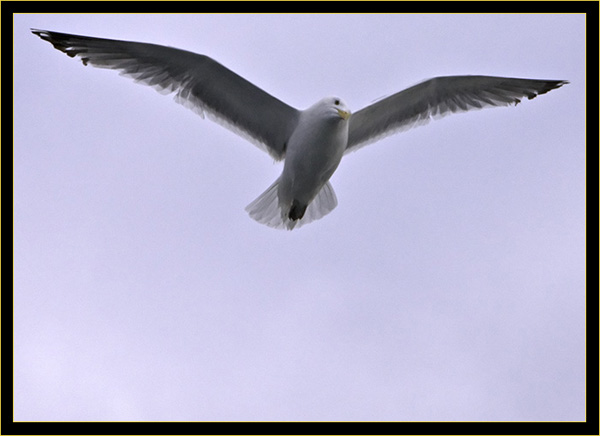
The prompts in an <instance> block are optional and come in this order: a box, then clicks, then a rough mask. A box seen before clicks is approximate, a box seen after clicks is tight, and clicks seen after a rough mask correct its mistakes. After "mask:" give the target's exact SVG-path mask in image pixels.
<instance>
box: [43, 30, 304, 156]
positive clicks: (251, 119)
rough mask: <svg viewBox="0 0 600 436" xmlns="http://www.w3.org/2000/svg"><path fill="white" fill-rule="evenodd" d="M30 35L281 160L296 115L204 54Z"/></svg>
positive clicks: (55, 35)
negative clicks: (167, 97)
mask: <svg viewBox="0 0 600 436" xmlns="http://www.w3.org/2000/svg"><path fill="white" fill-rule="evenodd" d="M32 32H33V33H34V34H36V35H37V36H39V37H40V38H42V39H43V40H45V41H48V42H50V43H51V44H52V45H53V46H54V48H56V49H57V50H60V51H62V52H64V53H66V54H67V55H69V56H70V57H75V56H77V57H79V58H80V59H81V61H82V62H83V64H84V65H87V64H91V65H93V66H95V67H100V68H111V69H115V70H119V71H120V72H121V73H122V74H124V75H126V76H130V77H132V78H134V79H135V80H136V81H137V82H141V83H144V84H146V85H150V86H152V87H154V88H155V89H157V90H158V91H159V92H161V93H164V94H170V93H172V92H176V93H177V94H176V96H175V99H176V101H177V102H178V103H181V104H183V105H184V106H186V107H189V108H190V109H192V110H194V111H195V112H197V113H199V114H200V115H202V116H203V115H204V114H205V113H206V114H207V115H208V116H209V117H210V118H211V119H213V120H214V121H216V122H218V123H220V124H222V125H224V126H225V127H227V128H229V129H230V130H232V131H234V132H236V133H238V134H239V135H241V136H243V137H245V138H246V139H248V140H250V141H251V142H253V143H255V144H256V145H258V146H259V147H261V148H262V149H263V150H265V151H267V152H268V153H269V154H270V155H271V156H273V157H274V158H275V159H277V160H280V159H283V158H284V156H285V147H286V142H287V140H288V139H289V136H290V135H291V133H292V132H293V131H294V129H295V127H296V124H297V122H298V116H299V111H298V110H297V109H295V108H293V107H291V106H289V105H287V104H285V103H283V102H282V101H280V100H278V99H277V98H275V97H273V96H271V95H270V94H268V93H266V92H265V91H263V90H261V89H260V88H258V87H257V86H255V85H253V84H252V83H250V82H249V81H247V80H246V79H244V78H243V77H240V76H239V75H237V74H236V73H234V72H233V71H231V70H229V69H227V68H225V67H224V66H223V65H221V64H219V63H218V62H216V61H214V60H212V59H211V58H209V57H207V56H204V55H199V54H195V53H192V52H189V51H185V50H179V49H175V48H171V47H165V46H161V45H156V44H146V43H140V42H129V41H119V40H113V39H103V38H93V37H88V36H78V35H70V34H66V33H59V32H51V31H47V30H37V29H32Z"/></svg>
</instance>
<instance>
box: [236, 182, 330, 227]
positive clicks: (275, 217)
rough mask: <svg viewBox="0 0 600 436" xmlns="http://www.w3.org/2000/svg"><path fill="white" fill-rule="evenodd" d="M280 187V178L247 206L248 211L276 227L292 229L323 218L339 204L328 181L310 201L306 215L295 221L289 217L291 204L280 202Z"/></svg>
mask: <svg viewBox="0 0 600 436" xmlns="http://www.w3.org/2000/svg"><path fill="white" fill-rule="evenodd" d="M278 188H279V179H277V180H275V182H274V183H273V184H272V185H271V186H269V187H268V188H267V190H266V191H265V192H263V193H262V194H260V196H259V197H258V198H257V199H256V200H254V201H253V202H252V203H250V204H249V205H248V206H246V212H248V214H249V215H250V217H251V218H252V219H254V220H256V221H258V222H259V223H261V224H265V225H267V226H269V227H273V228H276V229H288V230H292V229H294V228H297V227H300V226H302V225H304V224H307V223H310V222H311V221H315V220H318V219H320V218H323V217H324V216H325V215H327V214H328V213H329V212H331V211H332V210H333V209H335V207H336V206H337V198H336V196H335V192H334V191H333V188H332V187H331V184H330V183H329V182H327V183H325V185H323V187H322V188H321V190H320V191H319V193H318V194H317V196H316V197H315V199H314V200H313V201H311V202H310V203H309V205H308V207H307V208H306V212H305V213H304V216H303V217H302V218H301V219H299V220H296V221H294V220H291V219H289V218H288V214H289V212H290V207H291V204H280V202H279V195H278V193H277V191H278Z"/></svg>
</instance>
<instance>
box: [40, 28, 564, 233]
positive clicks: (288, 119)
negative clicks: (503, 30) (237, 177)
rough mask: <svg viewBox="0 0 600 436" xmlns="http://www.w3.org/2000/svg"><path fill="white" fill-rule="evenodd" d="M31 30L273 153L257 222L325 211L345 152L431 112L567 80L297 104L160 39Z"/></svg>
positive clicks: (505, 98) (427, 85)
mask: <svg viewBox="0 0 600 436" xmlns="http://www.w3.org/2000/svg"><path fill="white" fill-rule="evenodd" d="M31 31H32V32H33V33H34V34H35V35H37V36H39V37H40V38H42V39H43V40H45V41H48V42H50V43H51V44H52V45H53V46H54V48H56V49H58V50H60V51H62V52H64V53H66V54H67V55H68V56H70V57H78V58H79V59H80V60H81V61H82V62H83V64H84V65H88V64H90V65H93V66H95V67H100V68H111V69H115V70H119V71H120V72H121V74H123V75H126V76H129V77H132V78H133V79H135V81H136V82H139V83H143V84H146V85H150V86H152V87H154V88H155V89H156V90H158V91H159V92H161V93H163V94H171V93H175V101H177V102H178V103H181V104H183V105H184V106H186V107H188V108H190V109H192V110H194V111H195V112H197V113H198V114H200V115H201V116H202V117H204V115H207V116H208V117H209V118H210V119H212V120H214V121H216V122H218V123H219V124H221V125H223V126H225V127H227V128H228V129H230V130H232V131H234V132H235V133H237V134H239V135H240V136H242V137H244V138H246V139H248V140H249V141H251V142H253V143H254V144H256V145H258V146H259V147H260V148H262V149H263V150H265V151H266V152H267V153H269V154H270V155H271V156H272V157H273V158H274V159H275V160H284V166H283V171H282V173H281V175H280V176H279V178H278V179H277V180H275V182H274V183H273V184H272V185H271V186H270V187H269V188H267V190H266V191H265V192H264V193H263V194H261V195H260V196H259V197H258V198H257V199H256V200H254V201H253V202H252V203H250V204H249V205H248V206H247V207H246V211H247V212H248V213H249V215H250V216H251V217H252V218H253V219H255V220H256V221H258V222H260V223H262V224H266V225H268V226H271V227H275V228H282V229H289V230H291V229H293V228H297V227H300V226H301V225H303V224H306V223H309V222H311V221H314V220H317V219H319V218H322V217H323V216H325V215H327V214H328V213H329V212H331V211H332V210H333V209H334V208H335V207H336V205H337V199H336V196H335V193H334V191H333V188H332V187H331V184H330V182H329V178H330V177H331V176H332V174H333V173H334V171H335V170H336V168H337V167H338V165H339V163H340V161H341V159H342V157H343V155H344V154H345V153H347V152H349V151H354V150H356V149H358V148H360V147H362V146H364V145H367V144H370V143H372V142H374V141H377V140H379V139H381V138H383V137H384V136H387V135H390V134H392V133H395V132H398V131H401V130H404V129H407V128H410V127H413V126H416V125H421V124H424V123H426V122H428V121H429V120H431V119H433V118H437V117H441V116H444V115H447V114H450V113H456V112H464V111H468V110H471V109H480V108H483V107H491V106H508V105H510V104H515V105H516V104H517V103H519V102H520V101H521V99H522V98H524V97H527V98H528V99H532V98H534V97H536V96H538V95H540V94H544V93H546V92H548V91H551V90H552V89H556V88H559V87H561V86H562V85H564V84H567V83H569V82H568V81H566V80H536V79H515V78H507V77H493V76H447V77H435V78H433V79H429V80H426V81H424V82H421V83H419V84H417V85H414V86H412V87H410V88H408V89H405V90H404V91H401V92H398V93H396V94H393V95H391V96H389V97H386V98H384V99H381V100H379V101H376V102H375V103H373V104H371V105H369V106H367V107H365V108H363V109H361V110H359V111H356V112H354V113H351V112H350V109H348V107H347V106H346V104H345V103H344V101H343V100H342V99H341V98H339V97H326V98H324V99H322V100H319V101H318V102H317V103H315V104H314V105H312V106H311V107H309V108H308V109H305V110H298V109H296V108H294V107H292V106H289V105H288V104H286V103H284V102H282V101H281V100H279V99H277V98H275V97H273V96H272V95H270V94H268V93H267V92H265V91H263V90H262V89H260V88H258V87H257V86H255V85H253V84H252V83H250V82H249V81H247V80H246V79H244V78H243V77H240V76H239V75H237V74H236V73H234V72H233V71H231V70H229V69H227V68H226V67H224V66H223V65H221V64H219V63H218V62H216V61H215V60H213V59H211V58H209V57H207V56H204V55H200V54H196V53H192V52H189V51H185V50H180V49H176V48H172V47H165V46H161V45H156V44H147V43H140V42H129V41H119V40H113V39H104V38H94V37H88V36H79V35H71V34H66V33H59V32H53V31H48V30H38V29H31Z"/></svg>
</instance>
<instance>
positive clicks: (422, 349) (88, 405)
mask: <svg viewBox="0 0 600 436" xmlns="http://www.w3.org/2000/svg"><path fill="white" fill-rule="evenodd" d="M14 23H15V34H14V39H15V48H16V51H15V55H14V62H15V79H14V89H15V91H14V92H15V94H14V95H15V100H14V114H15V122H14V134H15V143H14V297H15V306H14V317H15V321H14V328H15V348H14V351H15V360H14V362H15V374H14V382H15V395H14V400H15V419H16V420H191V421H204V420H393V421H403V420H425V421H438V420H582V419H584V418H585V415H584V380H585V379H584V377H585V368H584V357H585V354H584V352H585V350H584V292H585V279H584V260H585V245H584V234H585V228H584V224H585V221H584V212H585V202H584V185H585V173H584V164H585V161H584V159H585V143H584V86H585V76H584V25H585V19H584V16H582V15H551V14H543V15H531V14H529V15H511V16H507V15H320V16H316V15H299V16H297V15H280V14H277V15H163V14H153V15H56V14H53V15H19V16H15V19H14ZM30 27H33V28H40V29H47V30H56V31H62V32H68V33H76V34H83V35H91V36H98V37H107V38H115V39H124V40H135V41H144V42H153V43H158V44H163V45H169V46H173V47H178V48H183V49H187V50H190V51H194V52H197V53H202V54H206V55H208V56H211V57H213V58H214V59H216V60H217V61H219V62H221V63H222V64H224V65H225V66H227V67H228V68H230V69H232V70H233V71H235V72H237V73H238V74H240V75H241V76H243V77H245V78H247V79H248V80H250V81H251V82H253V83H254V84H256V85H257V86H259V87H261V88H262V89H264V90H265V91H267V92H269V93H271V94H273V95H274V96H276V97H278V98H280V99H281V100H283V101H285V102H286V103H288V104H290V105H292V106H294V107H297V108H299V109H304V108H306V107H308V106H310V105H312V104H313V103H314V102H316V101H317V100H319V99H321V98H322V97H324V96H326V95H331V94H336V95H339V96H340V97H342V98H344V100H345V101H346V103H347V104H348V106H349V107H350V109H352V110H354V111H356V110H358V109H360V108H362V107H363V106H365V105H368V104H369V103H371V102H372V101H373V100H375V99H378V98H380V97H382V96H386V95H389V94H392V93H395V92H397V91H400V90H402V89H404V88H406V87H408V86H411V85H413V84H415V83H417V82H420V81H422V80H423V79H427V78H430V77H434V76H438V75H453V74H487V75H498V76H511V77H527V78H538V79H565V80H569V81H570V82H571V83H570V84H569V85H567V86H564V87H562V88H560V89H558V90H554V91H551V92H550V93H548V94H545V95H543V96H540V97H539V98H536V99H534V100H532V101H524V102H523V103H522V104H519V105H518V106H516V107H508V108H494V109H487V110H482V111H475V112H469V113H467V114H459V115H451V116H448V117H446V118H444V119H442V120H439V121H435V122H432V123H430V124H429V125H427V126H425V127H418V128H415V129H412V130H409V131H407V132H404V133H401V134H398V135H394V136H390V137H388V138H386V139H385V140H382V141H380V142H377V143H375V144H373V145H370V146H368V147H365V148H363V149H360V150H358V151H357V152H355V153H352V154H350V155H347V156H345V157H344V159H343V160H342V163H341V164H340V167H339V168H338V170H337V172H336V173H335V174H334V175H333V177H332V179H331V182H332V185H333V187H334V189H335V191H336V193H337V197H338V201H339V205H338V207H337V208H336V209H335V210H334V211H333V212H332V213H331V214H329V215H328V216H326V217H325V218H323V219H322V220H319V221H316V222H313V223H311V224H309V225H307V226H304V227H302V228H300V229H297V230H294V231H292V232H289V231H282V230H275V229H271V228H269V227H266V226H263V225H260V224H258V223H256V222H255V221H253V220H252V219H250V218H249V217H248V215H247V214H246V212H245V211H244V207H245V206H246V205H247V204H248V203H249V202H251V201H252V200H254V199H255V198H256V197H257V196H258V195H259V194H261V193H262V192H263V191H264V190H265V189H266V188H267V187H268V186H269V185H270V184H271V183H272V182H273V180H275V179H276V178H277V177H278V175H279V173H280V171H281V169H282V165H281V164H275V163H273V160H272V159H271V158H270V157H269V156H268V155H267V154H266V153H264V152H262V151H261V150H260V149H258V148H257V147H255V146H253V145H252V144H250V143H248V142H247V141H246V140H244V139H242V138H241V137H238V136H236V135H235V134H233V133H231V132H230V131H228V130H226V129H224V128H222V127H221V126H219V125H217V124H215V123H213V122H211V121H209V120H203V119H201V118H200V117H198V116H197V115H196V114H194V113H193V112H192V111H190V110H187V109H186V108H184V107H183V106H180V105H178V104H176V103H174V102H173V100H172V98H171V97H165V96H163V95H160V94H159V93H157V92H155V91H154V90H153V89H151V88H149V87H146V86H141V85H136V84H134V83H133V82H132V81H131V80H130V79H127V78H123V77H121V76H119V75H118V74H117V73H116V72H114V71H109V70H102V69H95V68H92V67H90V66H88V67H84V66H83V65H82V63H81V62H79V61H75V60H73V59H71V58H69V57H67V56H65V55H64V54H63V53H60V52H58V51H57V50H55V49H53V48H52V46H51V45H50V44H48V43H47V42H44V41H42V40H41V39H39V38H38V37H36V36H35V35H33V34H31V33H30V31H29V28H30Z"/></svg>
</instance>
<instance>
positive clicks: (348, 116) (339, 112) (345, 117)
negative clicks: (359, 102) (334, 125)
mask: <svg viewBox="0 0 600 436" xmlns="http://www.w3.org/2000/svg"><path fill="white" fill-rule="evenodd" d="M337 111H338V114H339V115H340V117H341V118H343V119H345V120H347V119H348V118H350V115H351V114H350V112H346V111H343V110H341V109H337Z"/></svg>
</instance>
